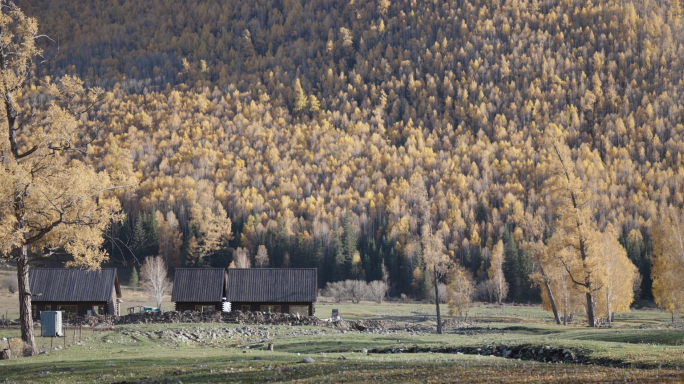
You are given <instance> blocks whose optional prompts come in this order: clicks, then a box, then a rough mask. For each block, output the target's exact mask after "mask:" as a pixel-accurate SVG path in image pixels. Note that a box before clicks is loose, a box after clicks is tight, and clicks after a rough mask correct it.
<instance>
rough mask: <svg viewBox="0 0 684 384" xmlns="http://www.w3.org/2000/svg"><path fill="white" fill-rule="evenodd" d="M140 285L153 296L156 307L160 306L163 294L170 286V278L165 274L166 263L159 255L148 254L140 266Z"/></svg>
mask: <svg viewBox="0 0 684 384" xmlns="http://www.w3.org/2000/svg"><path fill="white" fill-rule="evenodd" d="M140 277H141V279H140V285H141V286H142V288H143V290H144V291H145V292H147V293H148V294H149V295H150V296H152V297H154V300H155V301H156V303H157V308H161V303H162V300H164V295H166V294H167V293H168V292H169V288H171V280H169V277H168V275H167V270H166V263H165V262H164V258H163V257H161V256H148V257H147V258H146V259H145V262H144V263H143V265H142V267H141V268H140Z"/></svg>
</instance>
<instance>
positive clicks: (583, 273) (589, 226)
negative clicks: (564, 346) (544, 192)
mask: <svg viewBox="0 0 684 384" xmlns="http://www.w3.org/2000/svg"><path fill="white" fill-rule="evenodd" d="M546 144H547V148H548V151H549V157H550V173H551V177H550V178H549V179H548V184H547V185H548V192H549V194H550V195H551V197H552V200H553V203H552V208H553V209H554V211H555V213H556V215H558V216H559V217H560V220H558V230H556V232H554V234H553V236H552V239H551V241H552V242H553V243H554V244H555V249H554V254H556V253H558V254H561V253H562V254H564V255H566V256H567V257H561V258H559V261H560V262H561V263H562V265H563V267H564V269H565V270H566V272H567V273H568V275H569V276H570V279H571V281H572V282H573V284H575V285H576V286H577V287H578V288H580V289H581V290H582V291H583V292H584V295H585V298H586V314H587V323H588V324H589V326H590V327H594V326H596V316H595V314H594V312H595V308H594V306H595V303H594V298H593V296H592V292H593V291H594V289H595V288H596V287H595V277H594V276H593V275H592V274H593V273H594V272H595V269H596V266H597V265H596V263H597V262H598V261H599V260H598V258H597V257H592V253H591V250H590V246H591V243H592V241H593V239H592V236H593V235H594V234H595V232H596V225H595V223H594V222H593V218H592V216H591V210H590V207H589V204H588V203H589V202H590V201H591V198H592V197H591V192H590V191H589V190H588V189H586V188H585V187H584V186H583V183H582V180H581V179H580V178H579V177H577V176H576V175H575V166H574V163H573V160H572V157H571V156H570V148H568V146H567V144H566V143H565V141H564V140H563V133H562V131H561V130H560V129H559V127H558V126H556V125H555V124H550V125H549V127H548V131H547V138H546ZM561 251H565V252H561Z"/></svg>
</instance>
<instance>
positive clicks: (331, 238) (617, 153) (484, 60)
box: [18, 0, 684, 302]
mask: <svg viewBox="0 0 684 384" xmlns="http://www.w3.org/2000/svg"><path fill="white" fill-rule="evenodd" d="M18 4H19V5H20V6H21V7H22V8H23V9H24V11H25V12H26V13H27V14H28V15H30V16H33V17H36V18H37V19H38V22H39V23H40V26H41V31H42V32H43V33H45V34H47V35H49V36H50V37H51V38H52V39H53V40H54V42H52V41H50V40H48V39H44V40H42V42H43V43H44V47H43V48H44V49H45V52H44V57H45V59H46V60H45V61H44V62H40V63H36V70H37V71H38V73H40V74H42V75H47V74H53V75H54V74H77V75H79V76H81V77H82V78H84V79H85V80H86V81H87V82H88V83H89V84H91V85H101V86H103V87H105V89H106V90H107V91H108V92H107V94H106V97H105V99H104V101H103V102H102V103H100V104H99V105H98V106H97V108H95V109H93V110H92V111H91V112H90V113H89V116H87V118H86V117H84V118H83V121H84V123H86V124H89V125H92V126H93V127H97V128H99V129H100V130H101V131H100V132H101V134H100V139H99V141H97V142H94V143H92V144H91V150H92V151H94V152H95V153H98V152H102V153H104V152H105V151H106V152H107V153H108V155H107V156H106V157H104V158H103V161H102V163H101V164H100V166H101V168H109V169H117V168H121V167H128V166H129V165H128V159H130V160H131V161H132V165H131V166H132V169H133V171H135V172H136V173H137V174H138V176H139V178H140V180H141V187H140V189H139V190H138V191H137V194H136V195H135V196H130V195H129V196H122V198H123V199H125V209H126V212H127V214H128V216H127V217H128V220H127V221H126V225H125V226H124V227H122V228H121V229H120V230H117V231H118V232H119V237H120V238H121V239H122V240H124V241H125V242H127V243H128V244H129V245H130V248H131V251H133V252H134V253H136V255H137V256H138V257H140V256H144V255H146V254H156V253H158V252H160V253H162V254H164V255H165V256H166V257H167V258H168V259H169V260H170V262H171V264H172V265H181V264H186V265H196V264H205V265H206V264H213V265H216V266H227V265H228V264H229V263H230V262H231V260H232V258H233V253H234V250H235V249H237V248H238V247H240V248H242V247H244V248H246V249H247V251H248V252H249V255H250V256H251V257H252V258H254V256H255V255H256V252H257V249H258V246H259V245H265V246H266V249H267V250H268V254H269V256H270V264H271V265H272V266H275V267H280V266H283V265H291V266H316V267H318V268H319V271H320V274H319V275H320V284H321V285H324V284H325V282H327V281H331V280H338V279H344V278H352V277H358V278H365V279H368V280H375V279H380V278H382V265H383V264H384V265H385V267H386V268H387V270H388V272H389V278H390V282H391V289H392V292H393V294H399V293H406V294H410V295H414V296H418V297H420V296H424V295H425V294H426V289H425V287H428V286H429V285H430V284H431V283H430V282H429V281H427V280H429V278H428V274H426V273H424V263H423V259H422V252H421V247H420V242H419V241H417V240H416V239H417V238H418V236H419V231H420V228H419V226H420V217H419V214H418V213H417V209H418V208H417V207H416V206H415V202H414V199H413V198H412V197H411V193H412V189H413V186H414V185H415V184H419V183H421V180H422V181H423V182H424V183H425V185H426V188H427V190H428V194H429V199H430V213H431V215H430V216H431V220H432V223H431V224H432V228H433V229H434V230H435V231H436V232H437V233H438V235H439V236H440V238H441V239H443V242H444V244H445V246H446V248H447V249H448V251H449V255H450V257H452V258H453V259H454V260H458V261H459V262H460V263H462V264H463V265H464V266H466V267H467V268H469V269H470V270H471V271H472V272H474V273H475V274H476V275H478V276H480V277H479V278H478V279H479V280H480V281H481V280H484V279H485V278H486V273H484V272H485V271H486V270H487V268H488V267H489V265H488V263H489V258H490V256H491V254H492V250H493V249H494V248H495V245H496V244H497V242H498V241H499V240H500V239H502V240H503V242H504V244H505V247H504V249H505V251H504V253H505V258H504V259H505V261H504V272H505V274H506V280H507V281H508V282H509V284H510V290H509V292H508V298H507V299H508V300H509V301H516V302H521V301H523V302H525V301H537V300H539V293H538V288H531V283H530V279H529V277H528V275H529V274H530V273H532V272H533V267H534V266H533V263H532V258H531V256H530V255H529V254H528V252H526V251H524V250H523V249H521V248H520V247H519V246H518V245H519V244H520V242H522V241H524V240H525V239H526V237H527V234H526V233H525V231H523V226H522V225H521V224H522V222H523V221H525V220H526V217H533V216H536V217H540V218H542V219H543V221H544V222H545V223H546V227H547V232H548V234H549V235H550V234H551V233H552V232H553V231H554V221H555V219H556V215H555V214H554V213H553V210H552V209H551V208H552V207H553V204H554V202H553V199H552V196H550V194H549V193H548V189H547V188H545V181H546V180H547V179H548V178H549V176H550V173H549V172H550V169H549V167H548V166H547V165H546V163H547V161H546V160H547V159H548V158H549V156H550V154H549V151H548V148H547V147H546V146H545V145H544V142H543V140H542V136H543V135H542V133H543V132H544V131H545V130H546V129H547V127H548V126H549V125H550V124H552V123H553V124H555V125H557V126H559V127H561V129H562V131H563V132H564V135H565V141H566V142H567V143H568V144H569V146H570V148H571V149H572V156H573V159H574V161H575V164H574V166H575V170H576V172H577V173H578V175H579V176H580V177H581V178H582V180H583V181H584V185H585V187H586V188H588V189H589V190H591V191H592V192H593V199H592V200H591V201H590V205H591V209H592V213H593V215H594V219H595V220H596V222H597V223H598V229H600V230H603V229H604V228H606V226H607V225H608V224H609V223H610V224H612V225H613V226H615V227H616V228H617V231H618V233H619V235H620V239H621V242H622V244H623V245H624V246H625V248H626V250H627V253H628V255H629V257H630V259H631V260H632V261H633V262H634V264H635V265H636V266H637V268H638V269H639V272H640V273H641V275H642V277H643V280H642V283H641V288H642V292H641V296H642V297H644V298H650V295H651V292H650V265H651V264H650V261H649V255H650V252H651V251H650V249H651V238H650V228H651V226H652V225H653V222H654V220H655V219H656V216H657V214H658V212H659V211H660V210H661V209H663V208H664V207H666V206H667V205H669V204H672V205H674V206H677V207H681V206H682V204H684V194H683V193H682V192H683V191H682V188H683V187H684V168H683V167H682V152H683V151H684V137H682V134H683V131H684V125H682V119H683V118H684V104H683V103H682V101H681V95H682V93H683V91H684V83H683V82H682V75H683V74H684V62H682V59H681V58H682V57H684V46H683V45H682V43H683V39H684V37H683V35H682V32H683V31H682V28H684V27H683V24H682V14H681V13H682V12H681V8H680V4H679V1H678V0H671V1H663V2H660V3H655V2H652V1H649V0H639V1H632V2H628V1H619V2H612V1H598V2H596V1H595V2H592V1H569V0H562V1H536V0H534V1H517V0H508V1H505V2H501V1H468V0H447V1H429V2H428V1H426V2H422V1H420V2H419V1H415V0H412V1H393V2H391V1H389V0H380V1H363V0H351V1H333V0H330V1H329V0H321V1H318V0H313V1H289V0H288V1H261V0H260V1H251V2H244V1H237V0H230V1H225V2H219V1H196V2H184V1H173V0H150V1H144V2H141V1H127V2H120V1H117V0H113V1H101V0H95V1H83V0H76V1H69V2H67V1H54V0H52V1H48V0H31V1H28V0H21V1H18ZM40 91H41V87H40V85H38V84H36V87H35V88H34V89H32V90H30V91H27V92H25V94H24V99H25V100H27V101H28V100H38V99H40V96H39V94H40ZM195 203H199V206H201V207H204V208H210V209H212V210H213V212H214V214H216V215H219V216H220V215H221V211H222V210H223V209H225V211H226V212H227V216H228V217H229V218H230V219H231V220H232V234H233V236H232V240H229V241H227V242H225V243H224V244H223V245H222V246H221V247H220V248H219V249H218V250H212V251H211V252H208V253H202V254H198V253H197V252H193V251H192V250H193V249H197V246H196V245H195V246H193V241H194V242H196V243H197V242H199V244H200V246H201V245H202V244H203V239H202V237H203V236H205V232H203V231H202V230H200V227H201V219H200V218H199V217H198V216H199V214H198V213H196V212H201V211H198V210H197V209H195V210H193V209H192V208H193V205H194V204H195ZM193 212H195V216H197V217H193ZM526 215H527V216H526ZM205 216H206V215H205ZM110 246H111V249H112V251H113V252H112V254H113V255H114V256H115V257H119V258H120V257H121V253H122V252H123V253H124V254H126V256H125V257H129V258H130V255H128V253H129V252H128V251H127V250H126V249H125V247H120V248H119V247H115V245H114V244H110ZM205 248H206V247H205ZM207 249H208V248H207ZM357 251H358V254H357Z"/></svg>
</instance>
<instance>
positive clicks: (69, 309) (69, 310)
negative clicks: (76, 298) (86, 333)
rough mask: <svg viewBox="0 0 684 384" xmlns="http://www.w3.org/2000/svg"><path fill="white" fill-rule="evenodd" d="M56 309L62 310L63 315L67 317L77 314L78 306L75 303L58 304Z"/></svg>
mask: <svg viewBox="0 0 684 384" xmlns="http://www.w3.org/2000/svg"><path fill="white" fill-rule="evenodd" d="M57 310H58V311H64V317H65V318H67V319H71V318H72V317H76V316H78V306H76V305H58V306H57Z"/></svg>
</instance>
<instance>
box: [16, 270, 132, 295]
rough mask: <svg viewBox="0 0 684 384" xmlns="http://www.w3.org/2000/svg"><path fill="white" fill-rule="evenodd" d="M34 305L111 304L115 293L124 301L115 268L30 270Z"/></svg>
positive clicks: (30, 284)
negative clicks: (45, 303)
mask: <svg viewBox="0 0 684 384" xmlns="http://www.w3.org/2000/svg"><path fill="white" fill-rule="evenodd" d="M29 286H30V288H31V294H32V295H33V301H106V302H108V301H111V300H112V289H116V297H119V298H120V297H121V288H120V287H119V277H118V275H117V273H116V269H115V268H102V269H100V270H99V271H90V270H87V269H76V268H74V269H71V268H33V269H30V270H29Z"/></svg>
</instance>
